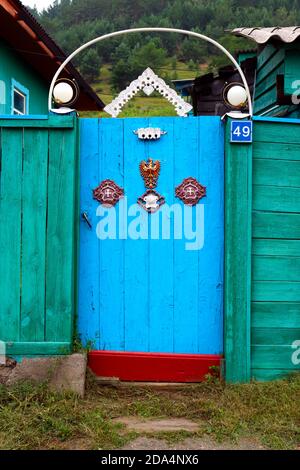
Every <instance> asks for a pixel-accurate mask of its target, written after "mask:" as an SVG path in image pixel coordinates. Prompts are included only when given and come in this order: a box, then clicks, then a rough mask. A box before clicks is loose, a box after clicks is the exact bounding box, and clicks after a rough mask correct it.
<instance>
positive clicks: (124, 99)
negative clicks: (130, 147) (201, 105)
mask: <svg viewBox="0 0 300 470" xmlns="http://www.w3.org/2000/svg"><path fill="white" fill-rule="evenodd" d="M139 91H143V92H144V93H145V95H147V96H150V95H151V94H152V93H153V92H154V91H157V92H158V93H160V94H161V95H162V96H163V97H164V98H166V100H168V101H169V102H170V103H171V104H172V105H173V106H174V108H175V110H176V112H177V114H178V116H183V117H186V116H187V113H188V112H189V111H191V110H192V109H193V106H192V105H190V104H189V103H187V102H186V101H184V99H183V98H181V96H179V95H178V94H177V93H176V91H175V90H173V89H172V88H171V87H169V85H167V84H166V82H165V81H164V80H163V79H162V78H159V77H158V76H157V75H156V74H155V73H154V72H153V70H152V69H150V68H149V67H148V68H147V69H146V70H145V71H144V72H143V73H142V75H140V76H139V77H138V78H137V79H136V80H134V81H133V82H131V83H130V85H129V86H128V87H127V88H126V89H125V90H124V91H121V93H120V94H119V95H118V96H117V97H116V98H115V99H114V100H113V101H112V102H111V103H110V104H108V105H107V106H105V108H104V111H106V112H107V113H108V114H110V115H111V116H112V117H117V116H118V114H119V113H120V112H121V111H122V108H123V106H124V105H125V104H126V103H128V101H129V100H131V99H132V98H133V97H134V96H135V95H136V94H137V93H138V92H139Z"/></svg>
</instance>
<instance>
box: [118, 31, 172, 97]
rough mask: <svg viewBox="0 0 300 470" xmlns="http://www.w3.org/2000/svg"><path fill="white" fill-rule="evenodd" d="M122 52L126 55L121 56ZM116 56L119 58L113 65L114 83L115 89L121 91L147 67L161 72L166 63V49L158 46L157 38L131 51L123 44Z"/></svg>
mask: <svg viewBox="0 0 300 470" xmlns="http://www.w3.org/2000/svg"><path fill="white" fill-rule="evenodd" d="M121 52H123V53H124V57H121ZM127 54H128V55H127ZM126 55H127V57H126ZM116 58H118V59H119V60H117V62H116V63H115V64H114V65H113V67H112V84H113V87H114V88H115V90H118V91H119V90H122V89H124V88H125V87H126V86H127V85H129V83H130V82H131V81H132V80H134V79H135V78H137V77H138V75H140V74H141V73H142V72H143V71H144V70H145V69H146V68H147V67H151V68H152V69H153V70H154V71H155V72H158V73H159V69H160V68H161V67H163V66H164V65H165V63H166V51H165V49H163V48H161V47H157V41H156V40H152V41H150V42H149V43H148V44H145V45H144V46H142V47H139V45H137V46H136V47H135V49H134V50H133V51H132V52H131V53H130V50H128V49H126V47H125V46H124V45H123V46H122V47H120V48H118V51H117V54H116Z"/></svg>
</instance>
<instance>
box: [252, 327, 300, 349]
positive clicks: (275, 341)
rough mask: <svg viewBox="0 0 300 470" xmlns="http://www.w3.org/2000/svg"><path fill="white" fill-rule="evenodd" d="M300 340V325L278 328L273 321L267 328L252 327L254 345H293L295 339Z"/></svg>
mask: <svg viewBox="0 0 300 470" xmlns="http://www.w3.org/2000/svg"><path fill="white" fill-rule="evenodd" d="M297 339H299V340H300V327H299V325H298V328H276V327H274V326H273V323H272V322H271V323H270V325H269V327H267V328H252V329H251V343H252V345H277V346H278V345H287V346H289V347H290V346H291V344H293V342H294V341H295V340H297Z"/></svg>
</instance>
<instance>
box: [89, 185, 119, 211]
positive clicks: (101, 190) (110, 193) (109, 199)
mask: <svg viewBox="0 0 300 470" xmlns="http://www.w3.org/2000/svg"><path fill="white" fill-rule="evenodd" d="M93 196H94V199H96V200H97V201H98V202H100V204H103V206H106V207H112V206H115V205H116V204H117V202H118V201H119V200H120V199H121V198H122V197H123V196H124V190H123V189H122V188H120V186H118V185H117V184H116V183H115V182H114V181H112V180H104V181H102V183H100V185H99V186H98V187H97V188H96V189H94V190H93Z"/></svg>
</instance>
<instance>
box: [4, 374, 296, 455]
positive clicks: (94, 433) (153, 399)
mask: <svg viewBox="0 0 300 470" xmlns="http://www.w3.org/2000/svg"><path fill="white" fill-rule="evenodd" d="M299 398H300V376H299V375H298V376H295V377H292V378H290V379H289V380H285V381H276V382H271V383H260V384H258V383H252V384H246V385H227V386H225V385H223V384H222V383H219V382H217V383H210V384H199V385H190V386H189V387H187V388H183V389H182V390H180V391H178V390H173V391H154V390H148V389H146V390H145V389H138V388H110V387H103V386H97V385H96V384H94V383H93V382H92V380H91V379H90V383H89V387H88V391H87V394H86V397H85V398H84V399H79V398H76V397H75V396H73V395H71V394H56V393H53V392H50V391H48V390H47V388H46V387H45V386H38V387H36V386H33V385H30V384H23V385H19V386H18V387H15V388H10V389H6V388H4V387H1V388H0V448H1V449H73V448H83V449H113V448H121V447H122V446H124V445H125V444H126V443H127V442H129V441H131V440H132V439H134V438H135V437H136V436H137V434H136V433H133V432H127V431H126V430H125V429H124V428H123V427H122V425H120V424H116V423H115V422H114V421H113V418H117V417H120V416H134V417H140V418H145V419H148V418H166V417H173V418H177V417H185V418H189V419H192V420H193V421H195V422H197V423H198V424H199V431H198V432H197V433H196V436H198V437H202V436H209V437H211V438H213V439H214V440H216V441H219V442H223V441H231V442H238V440H239V439H241V438H251V439H255V440H256V441H257V442H260V443H261V444H262V445H264V446H266V447H267V448H270V449H293V448H295V447H297V446H299V442H300V427H299V422H300V409H299ZM186 436H187V434H186V433H183V432H179V433H162V434H161V435H160V434H157V435H156V437H159V438H164V439H167V441H168V442H176V441H178V440H183V439H184V438H186Z"/></svg>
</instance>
